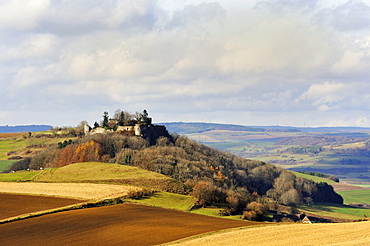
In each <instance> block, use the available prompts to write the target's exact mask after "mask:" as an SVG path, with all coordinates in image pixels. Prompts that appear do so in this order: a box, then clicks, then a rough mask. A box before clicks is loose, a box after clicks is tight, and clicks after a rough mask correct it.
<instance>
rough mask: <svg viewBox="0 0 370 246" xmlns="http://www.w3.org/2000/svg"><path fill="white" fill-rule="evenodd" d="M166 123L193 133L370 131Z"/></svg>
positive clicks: (174, 129)
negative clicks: (226, 131)
mask: <svg viewBox="0 0 370 246" xmlns="http://www.w3.org/2000/svg"><path fill="white" fill-rule="evenodd" d="M158 124H161V125H165V126H166V128H167V130H168V131H169V132H171V133H173V132H176V133H178V134H191V133H200V132H205V131H211V130H228V131H250V132H267V131H276V132H326V133H330V132H333V133H338V132H364V131H370V128H369V127H294V126H243V125H234V124H219V123H205V122H203V123H202V122H167V123H158Z"/></svg>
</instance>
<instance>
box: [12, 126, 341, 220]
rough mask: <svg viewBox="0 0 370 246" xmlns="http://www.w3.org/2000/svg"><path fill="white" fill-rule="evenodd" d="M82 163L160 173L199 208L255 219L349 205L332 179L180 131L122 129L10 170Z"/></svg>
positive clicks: (78, 141) (22, 162)
mask: <svg viewBox="0 0 370 246" xmlns="http://www.w3.org/2000/svg"><path fill="white" fill-rule="evenodd" d="M51 136H53V135H51ZM78 162H106V163H116V164H121V165H129V166H136V167H140V168H142V169H145V170H149V171H154V172H157V173H160V174H163V175H166V176H168V177H171V178H173V179H175V180H177V181H178V182H181V183H182V184H183V189H178V188H177V189H176V190H171V189H169V191H176V192H180V193H188V194H191V195H193V196H194V197H195V198H196V199H197V204H196V206H208V205H211V204H214V203H221V204H227V209H225V210H224V211H223V214H225V215H227V214H238V213H239V214H240V213H242V212H243V211H244V213H245V212H247V214H246V216H247V217H246V218H249V219H259V218H260V217H261V216H263V214H264V211H265V210H266V207H267V204H271V203H280V204H285V205H295V204H299V203H307V204H312V203H314V202H331V203H340V204H341V203H343V199H342V197H341V196H340V195H338V194H337V193H335V192H334V190H333V188H332V186H330V185H328V184H327V183H315V182H313V181H311V180H307V179H304V178H301V177H296V176H295V175H294V174H292V173H290V172H288V171H285V170H283V169H281V168H278V167H276V166H275V165H272V164H267V163H264V162H261V161H252V160H247V159H243V158H241V157H238V156H235V155H233V154H230V153H228V152H223V151H219V150H216V149H214V148H211V147H208V146H205V145H203V144H200V143H197V142H195V141H193V140H190V139H188V138H187V137H185V136H180V135H177V134H172V136H171V138H166V137H159V138H158V139H157V140H156V144H154V145H150V144H149V143H148V142H147V141H146V140H145V139H143V138H140V137H137V136H128V135H124V134H119V133H104V134H96V135H91V136H85V137H82V138H77V139H73V140H72V139H71V140H70V141H64V142H63V143H59V144H55V145H52V146H51V147H48V148H45V149H44V150H42V151H41V152H39V153H37V154H36V155H34V156H33V157H30V158H25V159H22V160H20V161H18V162H16V163H14V164H13V165H12V166H11V167H10V168H9V169H8V171H11V170H13V171H17V170H26V169H40V168H53V167H63V166H66V165H69V164H72V163H78ZM245 210H247V211H245ZM248 210H249V211H248Z"/></svg>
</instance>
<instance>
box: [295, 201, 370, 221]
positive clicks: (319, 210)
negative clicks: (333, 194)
mask: <svg viewBox="0 0 370 246" xmlns="http://www.w3.org/2000/svg"><path fill="white" fill-rule="evenodd" d="M298 209H299V210H300V211H303V212H306V213H312V214H318V215H322V216H329V217H335V218H342V219H349V220H358V219H363V218H365V215H366V217H369V216H370V209H364V208H353V207H349V206H347V205H340V204H326V203H322V204H314V205H299V206H298Z"/></svg>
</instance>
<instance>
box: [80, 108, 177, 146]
mask: <svg viewBox="0 0 370 246" xmlns="http://www.w3.org/2000/svg"><path fill="white" fill-rule="evenodd" d="M104 113H105V114H104V115H103V117H107V116H108V114H106V112H104ZM104 121H105V123H104ZM122 122H123V121H120V120H117V119H103V123H102V126H97V123H96V122H95V127H94V128H92V127H91V126H89V125H87V124H85V126H84V134H85V136H86V135H94V134H102V133H118V134H124V135H129V136H137V137H142V138H144V139H146V140H147V141H148V143H149V144H150V145H154V144H155V143H156V140H157V139H158V138H159V137H166V138H168V139H169V140H170V141H172V136H171V135H170V134H169V133H168V131H167V129H166V127H165V126H163V125H154V124H152V118H150V117H148V114H147V112H146V110H144V113H143V114H141V116H140V117H138V118H137V119H136V120H132V119H129V120H126V121H125V123H124V124H122Z"/></svg>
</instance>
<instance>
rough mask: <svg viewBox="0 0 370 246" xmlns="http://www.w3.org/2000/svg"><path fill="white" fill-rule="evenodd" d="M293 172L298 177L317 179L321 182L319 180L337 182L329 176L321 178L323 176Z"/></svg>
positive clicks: (316, 180) (329, 182)
mask: <svg viewBox="0 0 370 246" xmlns="http://www.w3.org/2000/svg"><path fill="white" fill-rule="evenodd" d="M292 173H294V175H295V176H297V177H302V178H305V179H309V180H312V181H315V182H317V183H319V182H326V183H328V184H333V183H335V182H334V181H333V180H330V179H327V178H321V177H317V176H313V175H308V174H304V173H299V172H292Z"/></svg>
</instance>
